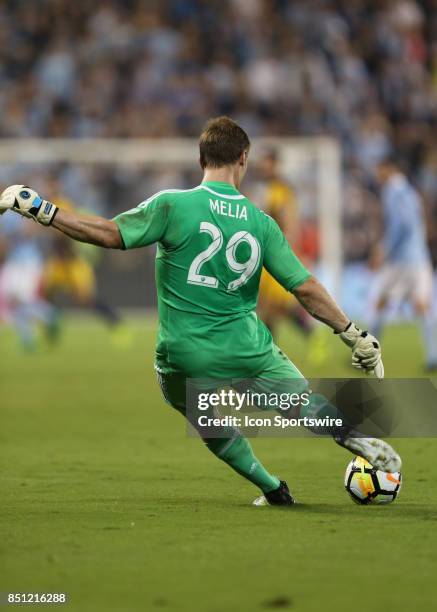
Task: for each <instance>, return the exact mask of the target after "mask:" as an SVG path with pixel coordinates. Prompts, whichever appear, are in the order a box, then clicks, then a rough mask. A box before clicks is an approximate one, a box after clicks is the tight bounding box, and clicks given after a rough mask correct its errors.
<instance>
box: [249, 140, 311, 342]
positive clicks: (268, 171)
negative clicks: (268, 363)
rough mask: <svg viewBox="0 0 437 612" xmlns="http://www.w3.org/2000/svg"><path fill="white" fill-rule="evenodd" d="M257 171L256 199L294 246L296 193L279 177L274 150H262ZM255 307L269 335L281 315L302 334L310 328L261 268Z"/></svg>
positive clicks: (300, 310)
mask: <svg viewBox="0 0 437 612" xmlns="http://www.w3.org/2000/svg"><path fill="white" fill-rule="evenodd" d="M259 172H260V175H261V181H260V182H259V183H258V186H257V192H256V201H257V202H259V205H260V208H261V209H262V210H263V211H264V212H265V213H267V214H268V215H269V216H270V217H272V219H274V220H275V221H276V223H277V224H278V225H279V227H280V228H281V230H282V232H283V233H284V236H285V237H286V238H287V241H288V244H289V245H290V246H291V247H294V245H295V242H296V238H297V235H298V231H299V226H298V223H299V214H298V205H297V200H296V195H295V193H294V191H293V189H292V187H291V185H289V184H288V183H287V181H285V180H284V179H283V178H282V177H281V174H280V171H279V162H278V155H277V152H276V151H275V150H274V149H269V150H267V151H265V153H264V155H263V156H262V158H261V160H260V163H259ZM258 310H259V314H260V317H261V318H262V320H263V321H264V323H265V324H266V325H267V327H268V328H269V330H270V332H271V333H272V335H273V337H275V336H276V330H277V325H278V323H279V322H280V320H281V319H283V318H287V319H289V320H291V321H294V322H295V323H296V324H297V326H298V328H299V329H300V330H301V331H303V332H304V333H305V334H309V332H310V331H311V329H312V326H311V322H310V318H309V317H308V315H307V313H306V312H305V311H304V310H303V308H302V307H301V306H299V304H298V303H297V301H296V299H295V298H294V297H293V296H292V295H291V293H290V292H288V291H286V290H285V289H284V288H283V287H282V286H281V285H280V284H279V283H278V281H276V280H275V279H274V278H273V276H272V275H271V274H269V273H268V272H267V270H266V269H265V268H264V269H263V271H262V275H261V283H260V295H259V306H258Z"/></svg>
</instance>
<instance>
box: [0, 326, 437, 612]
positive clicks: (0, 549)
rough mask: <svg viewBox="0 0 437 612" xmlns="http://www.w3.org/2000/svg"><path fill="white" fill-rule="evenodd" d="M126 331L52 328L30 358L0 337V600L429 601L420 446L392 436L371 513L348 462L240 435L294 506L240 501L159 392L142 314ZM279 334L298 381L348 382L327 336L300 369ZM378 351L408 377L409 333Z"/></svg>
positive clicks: (182, 603) (433, 541)
mask: <svg viewBox="0 0 437 612" xmlns="http://www.w3.org/2000/svg"><path fill="white" fill-rule="evenodd" d="M130 326H131V327H132V329H133V331H134V342H133V345H132V346H131V347H130V348H126V349H124V350H121V349H119V348H117V347H116V346H113V344H112V343H111V341H110V338H109V335H108V333H107V332H106V330H105V329H104V328H103V327H102V326H101V325H100V324H99V323H97V322H92V321H87V320H85V321H78V320H76V319H71V320H67V321H66V323H65V329H64V336H63V339H62V342H61V344H60V346H59V347H58V348H56V349H55V350H52V351H48V350H42V351H41V352H39V353H36V354H23V353H22V352H21V351H20V349H19V347H18V346H17V343H16V340H15V337H14V336H13V334H12V332H11V331H10V330H7V329H5V328H3V329H0V355H1V367H0V465H1V472H0V479H1V483H0V491H1V496H0V591H2V592H5V591H14V592H22V591H27V592H66V593H68V595H69V597H70V604H69V605H68V606H67V607H66V608H65V609H69V610H74V611H76V610H77V611H80V612H82V611H83V612H88V611H89V612H106V611H120V612H137V611H138V612H139V611H142V610H162V611H163V612H165V611H167V610H168V611H173V610H175V611H178V610H179V611H187V612H188V611H190V612H222V611H226V612H229V611H233V610H238V611H241V612H245V611H251V612H252V611H257V610H269V609H285V610H286V609H289V610H297V611H302V612H305V611H313V610H324V611H328V612H329V611H331V610H332V611H340V610H341V611H342V610H354V611H357V610H358V611H361V610H366V611H367V610H369V609H370V610H372V611H375V610H388V609H389V610H396V611H404V610H405V611H410V610H411V609H416V610H426V609H431V608H432V607H433V606H434V605H435V601H436V596H437V590H436V580H435V567H436V565H435V563H436V550H437V510H436V502H437V487H436V465H437V461H436V456H437V453H436V451H437V441H436V440H433V439H422V440H406V439H404V440H400V441H398V442H396V446H397V448H398V450H399V451H400V452H401V454H402V456H403V459H404V486H403V490H402V492H401V495H400V498H399V500H398V501H396V502H395V503H394V504H392V505H391V506H387V507H360V506H356V505H354V504H353V503H352V502H351V501H350V500H349V498H348V497H347V495H346V493H345V491H344V489H343V482H342V479H343V473H344V469H345V467H346V464H347V462H348V461H349V460H350V458H351V456H350V455H349V454H348V453H346V452H345V451H343V450H342V449H341V448H339V447H337V446H336V445H334V444H333V443H332V442H331V441H330V440H322V439H299V440H296V439H291V438H288V439H263V440H254V441H253V444H254V448H255V451H256V453H257V455H258V456H259V457H260V459H261V460H263V461H264V463H265V464H266V465H267V466H268V467H269V468H270V469H271V470H272V471H273V472H274V473H277V474H278V475H280V476H281V477H283V478H286V479H287V480H288V482H289V484H290V486H291V488H292V490H293V492H294V493H295V495H296V497H297V499H298V500H299V501H300V502H301V504H300V505H299V506H297V507H296V508H295V509H292V510H291V511H284V510H278V509H274V508H253V507H251V506H250V501H251V500H252V499H253V497H255V495H256V493H257V491H256V489H255V488H254V487H253V486H252V485H250V484H249V483H247V482H245V481H244V480H243V479H241V478H240V477H238V476H236V475H235V474H234V473H233V472H232V471H231V470H230V469H229V468H228V467H227V466H226V465H225V464H222V463H221V462H219V461H217V459H216V458H215V457H213V456H212V455H210V454H209V453H208V451H207V450H206V449H205V448H204V447H203V445H202V444H201V443H200V442H199V441H198V440H196V439H194V438H188V437H186V433H185V424H184V421H183V419H182V418H181V417H180V416H179V415H178V414H177V413H176V412H174V411H173V410H172V409H171V408H170V407H169V406H167V405H166V404H165V403H164V402H163V400H162V399H161V396H160V392H159V388H158V385H157V383H156V381H155V376H154V371H153V344H154V335H155V322H154V320H153V319H143V320H132V321H131V322H130ZM280 340H281V342H280V344H281V346H282V348H283V349H284V350H285V351H286V352H287V354H288V355H289V356H290V358H291V359H293V360H294V361H295V362H296V364H297V365H298V367H300V368H301V369H302V370H303V371H304V372H305V373H306V374H308V375H309V376H323V375H324V376H348V375H350V373H351V370H349V368H348V367H347V359H348V354H347V350H346V348H345V347H344V346H343V345H341V343H340V342H339V341H338V340H337V339H336V338H334V337H333V336H332V335H330V334H329V333H328V334H327V335H326V342H327V345H328V346H327V349H328V356H327V359H325V361H324V362H321V363H319V364H318V365H314V364H311V363H306V357H305V355H306V351H305V344H304V342H303V340H302V339H301V338H300V337H299V336H298V335H296V334H295V333H294V332H293V331H290V330H288V329H287V328H285V327H283V328H282V329H281V336H280ZM405 347H408V351H405ZM384 348H385V363H386V372H387V375H388V376H409V377H412V376H420V375H422V371H421V361H422V359H421V348H420V343H419V338H418V337H417V336H416V333H415V330H414V329H413V328H412V327H404V328H398V327H396V328H390V329H389V330H388V331H387V334H386V337H385V342H384ZM412 410H414V406H412ZM5 609H6V608H5Z"/></svg>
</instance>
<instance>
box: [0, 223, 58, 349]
mask: <svg viewBox="0 0 437 612" xmlns="http://www.w3.org/2000/svg"><path fill="white" fill-rule="evenodd" d="M40 234H41V230H40V228H39V227H38V226H37V225H35V224H30V223H22V220H21V219H19V218H17V217H15V216H7V217H6V216H2V218H1V222H0V321H4V322H6V323H9V322H10V323H12V324H13V326H14V328H15V330H16V332H17V334H18V338H19V340H20V343H21V345H22V346H23V348H24V349H26V350H29V351H33V350H35V349H36V348H37V345H38V327H39V326H40V325H41V326H42V327H43V329H44V331H45V332H46V334H47V336H48V338H49V339H52V338H53V337H54V335H55V333H56V313H55V309H54V308H53V307H52V306H51V305H50V304H49V303H48V302H47V301H46V300H45V299H44V298H43V295H42V279H43V270H44V266H43V261H44V254H43V251H42V249H41V245H40V241H39V238H40Z"/></svg>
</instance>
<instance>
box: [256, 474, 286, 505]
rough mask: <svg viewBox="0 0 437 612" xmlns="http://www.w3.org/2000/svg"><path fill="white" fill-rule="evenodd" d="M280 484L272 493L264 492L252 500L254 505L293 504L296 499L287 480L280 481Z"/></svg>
mask: <svg viewBox="0 0 437 612" xmlns="http://www.w3.org/2000/svg"><path fill="white" fill-rule="evenodd" d="M280 483H281V484H280V485H279V487H278V488H277V489H274V491H270V493H264V495H261V496H260V497H257V498H256V499H254V501H253V502H252V505H253V506H293V505H294V504H295V503H296V500H295V499H294V497H293V496H292V495H291V493H290V489H289V488H288V485H287V483H286V482H285V480H281V481H280Z"/></svg>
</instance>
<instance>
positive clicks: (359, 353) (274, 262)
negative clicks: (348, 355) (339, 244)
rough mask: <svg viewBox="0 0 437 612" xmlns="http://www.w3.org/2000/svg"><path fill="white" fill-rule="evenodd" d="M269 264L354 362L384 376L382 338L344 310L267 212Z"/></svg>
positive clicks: (271, 269)
mask: <svg viewBox="0 0 437 612" xmlns="http://www.w3.org/2000/svg"><path fill="white" fill-rule="evenodd" d="M264 246H265V250H264V261H263V264H264V266H265V268H266V269H267V270H268V272H270V274H271V275H272V276H273V277H274V278H275V279H276V280H277V281H278V283H280V284H281V285H282V286H283V287H284V289H286V290H287V291H290V292H291V293H293V294H294V295H295V296H296V298H297V299H298V300H299V302H300V303H301V305H302V306H303V307H304V308H305V310H306V311H307V312H308V313H309V314H310V315H311V316H313V317H314V318H315V319H318V320H319V321H322V322H323V323H325V324H326V325H328V326H329V327H331V328H332V329H333V330H334V332H335V333H336V334H338V335H339V336H340V338H341V340H342V341H343V342H344V343H345V344H346V345H347V346H349V347H350V348H351V350H352V365H353V366H354V367H355V368H358V369H362V370H364V371H366V372H372V371H374V372H375V375H376V376H377V377H378V378H383V376H384V367H383V364H382V359H381V348H380V346H379V342H378V341H377V340H376V338H374V336H372V335H371V334H369V333H368V332H366V331H363V330H361V329H360V328H359V327H357V326H356V325H355V324H354V323H352V322H351V320H350V319H349V318H348V317H347V316H346V315H345V314H344V312H343V311H342V310H341V308H340V307H339V306H338V304H337V303H336V302H335V300H334V299H333V298H332V297H331V295H330V294H329V293H328V291H327V290H326V289H325V288H324V287H323V285H322V284H321V283H319V281H318V280H317V279H315V278H314V277H313V276H312V275H311V274H310V273H309V272H308V270H306V269H305V267H304V266H303V264H302V263H301V262H300V261H299V259H298V258H297V257H296V255H295V254H294V253H293V251H292V250H291V248H290V246H289V244H288V243H287V240H286V239H285V236H284V234H283V233H282V232H281V230H280V228H279V226H278V225H277V223H276V222H275V221H274V220H273V219H271V218H270V217H268V216H267V221H266V234H265V243H264Z"/></svg>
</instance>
